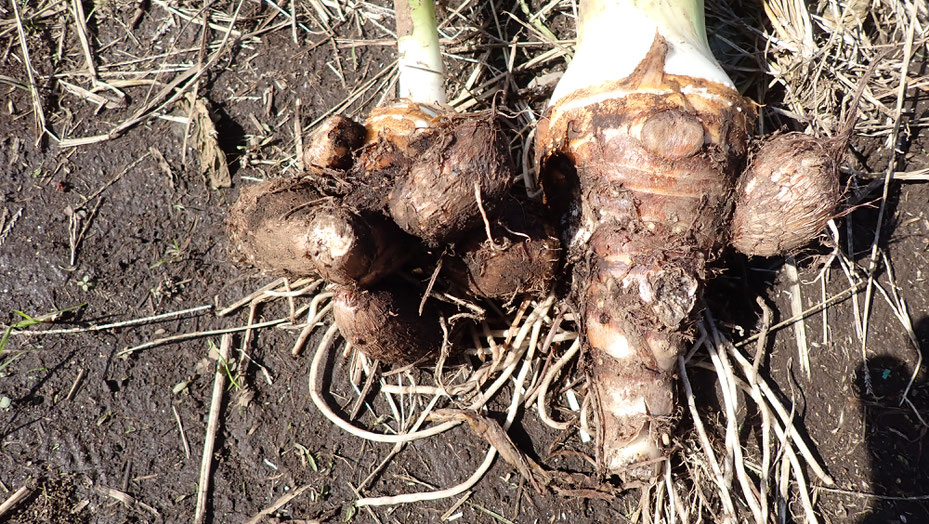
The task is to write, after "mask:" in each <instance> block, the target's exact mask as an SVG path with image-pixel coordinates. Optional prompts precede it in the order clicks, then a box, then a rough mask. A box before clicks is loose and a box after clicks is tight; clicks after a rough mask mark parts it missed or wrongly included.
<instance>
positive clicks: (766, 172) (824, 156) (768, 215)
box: [731, 133, 841, 256]
mask: <svg viewBox="0 0 929 524" xmlns="http://www.w3.org/2000/svg"><path fill="white" fill-rule="evenodd" d="M840 198H841V188H840V185H839V173H838V169H837V161H836V158H835V148H834V147H832V144H831V143H830V142H828V141H823V140H820V139H817V138H814V137H811V136H808V135H804V134H801V133H786V134H778V135H773V136H771V137H768V138H766V139H765V140H764V141H763V142H762V144H761V146H760V147H759V149H758V151H757V152H756V153H755V155H754V156H753V158H752V160H751V163H750V164H749V167H748V169H747V170H746V171H745V174H743V175H742V178H741V179H740V180H739V185H738V188H737V190H736V206H735V211H734V213H733V215H732V226H731V230H732V245H733V246H734V247H735V248H736V249H738V250H739V251H741V252H742V253H745V254H746V255H754V256H776V255H783V254H786V253H790V252H791V251H794V250H796V249H798V248H800V247H802V246H804V245H806V244H808V243H809V242H810V240H812V239H813V238H815V237H816V236H817V235H818V234H819V233H820V232H822V230H823V229H824V228H825V227H826V223H827V222H828V221H829V220H830V219H831V218H833V217H834V216H835V213H836V209H837V208H838V205H839V199H840Z"/></svg>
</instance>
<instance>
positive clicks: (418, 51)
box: [394, 0, 446, 105]
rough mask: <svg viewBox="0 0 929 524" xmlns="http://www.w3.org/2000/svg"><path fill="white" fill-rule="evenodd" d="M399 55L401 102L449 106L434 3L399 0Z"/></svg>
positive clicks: (423, 0)
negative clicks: (446, 104) (446, 103)
mask: <svg viewBox="0 0 929 524" xmlns="http://www.w3.org/2000/svg"><path fill="white" fill-rule="evenodd" d="M394 8H395V10H396V16H397V51H398V53H399V66H398V67H399V68H400V81H399V84H400V92H399V96H400V98H407V99H409V100H412V101H413V102H416V103H419V104H439V105H442V104H445V102H446V98H445V67H444V65H443V64H442V53H441V48H440V47H439V31H438V27H437V26H436V21H435V4H434V3H433V1H432V0H398V1H395V2H394Z"/></svg>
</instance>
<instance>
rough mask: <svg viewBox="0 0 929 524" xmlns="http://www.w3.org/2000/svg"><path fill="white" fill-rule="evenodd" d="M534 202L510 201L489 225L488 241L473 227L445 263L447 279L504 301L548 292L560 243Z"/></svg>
mask: <svg viewBox="0 0 929 524" xmlns="http://www.w3.org/2000/svg"><path fill="white" fill-rule="evenodd" d="M536 206H537V204H535V203H534V202H524V201H519V200H516V199H510V200H508V201H507V202H505V203H504V206H503V207H504V210H503V212H502V216H501V217H499V218H497V219H496V220H494V221H493V222H492V223H491V228H490V233H491V238H492V239H493V242H491V241H490V240H488V239H487V233H486V232H485V231H484V230H483V229H476V230H474V231H472V232H471V233H469V234H468V236H467V237H466V238H465V239H464V240H462V241H461V242H459V243H458V245H457V247H456V254H457V255H458V256H456V257H453V258H450V259H448V263H447V265H446V266H445V267H446V268H447V271H446V274H447V275H448V277H449V278H450V279H451V280H453V281H454V282H456V283H457V284H458V285H460V286H461V287H463V288H465V289H467V290H468V291H469V292H471V293H472V294H474V295H475V296H479V297H484V298H492V299H501V300H509V299H512V298H513V297H514V296H516V295H529V296H533V297H537V298H540V297H543V296H545V295H546V294H547V293H548V292H549V291H551V289H552V286H553V285H554V282H555V278H556V275H557V272H558V269H559V265H560V261H561V242H559V240H558V237H557V236H556V235H555V231H554V228H552V227H551V226H550V225H549V224H548V223H547V221H546V220H545V218H544V217H543V216H542V213H541V210H540V209H536Z"/></svg>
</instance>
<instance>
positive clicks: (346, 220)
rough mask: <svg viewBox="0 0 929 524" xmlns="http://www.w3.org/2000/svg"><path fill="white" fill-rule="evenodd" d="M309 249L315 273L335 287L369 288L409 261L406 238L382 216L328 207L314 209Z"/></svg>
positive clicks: (308, 253) (333, 206)
mask: <svg viewBox="0 0 929 524" xmlns="http://www.w3.org/2000/svg"><path fill="white" fill-rule="evenodd" d="M309 231H310V233H309V249H308V251H307V255H308V256H309V257H310V258H311V259H312V260H313V263H314V265H315V267H316V271H317V272H318V273H319V275H320V276H322V277H323V278H324V279H326V280H328V281H330V282H333V283H336V284H346V285H348V284H357V285H359V286H362V287H365V286H370V285H372V284H374V283H376V282H377V281H379V280H381V279H382V278H383V277H385V276H387V275H389V274H390V273H393V272H394V271H395V270H396V269H398V268H399V267H400V266H402V265H403V264H404V262H406V260H407V259H408V258H409V254H410V249H409V247H408V242H407V239H408V237H407V236H406V235H405V234H404V233H403V232H402V231H400V230H399V229H398V228H397V226H396V225H394V224H392V223H390V222H388V221H387V220H385V219H383V218H382V217H378V216H374V215H368V216H367V217H362V216H360V215H357V214H355V213H353V212H351V211H349V210H347V209H345V208H343V207H341V206H337V205H333V204H328V205H323V206H320V207H319V208H317V209H316V210H314V213H313V218H312V220H311V221H310V224H309Z"/></svg>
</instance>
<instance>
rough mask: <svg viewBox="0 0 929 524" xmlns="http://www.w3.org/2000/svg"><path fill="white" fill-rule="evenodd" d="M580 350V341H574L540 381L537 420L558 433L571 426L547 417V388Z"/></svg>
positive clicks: (537, 397)
mask: <svg viewBox="0 0 929 524" xmlns="http://www.w3.org/2000/svg"><path fill="white" fill-rule="evenodd" d="M580 349H581V341H580V339H575V340H574V343H573V344H571V347H569V348H568V350H567V351H566V352H565V354H564V355H562V356H561V358H559V359H558V361H557V362H555V364H554V365H553V366H552V367H551V369H549V371H548V373H546V375H545V377H544V378H543V379H542V384H541V386H539V390H538V394H537V396H536V409H537V410H538V412H539V418H540V419H542V422H544V423H545V424H547V425H548V426H550V427H552V428H554V429H557V430H559V431H564V430H566V429H568V427H570V426H571V424H570V423H568V422H558V421H556V420H552V419H551V417H549V416H548V407H547V404H546V397H547V395H548V388H549V386H551V383H552V380H553V379H554V378H555V377H556V376H557V375H558V373H559V372H560V371H561V368H563V367H564V366H565V365H566V364H567V363H568V362H570V361H571V359H572V358H574V355H577V352H578V351H580Z"/></svg>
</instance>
